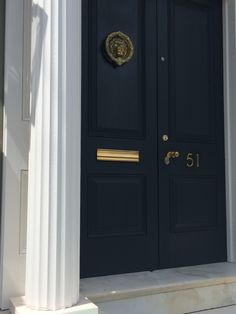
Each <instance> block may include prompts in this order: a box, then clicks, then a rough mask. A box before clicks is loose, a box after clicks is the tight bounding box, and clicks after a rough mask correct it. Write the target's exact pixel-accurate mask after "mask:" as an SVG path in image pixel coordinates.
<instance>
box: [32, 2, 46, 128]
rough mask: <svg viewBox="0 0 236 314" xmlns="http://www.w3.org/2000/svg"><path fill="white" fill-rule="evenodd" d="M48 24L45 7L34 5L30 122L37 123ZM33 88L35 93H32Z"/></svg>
mask: <svg viewBox="0 0 236 314" xmlns="http://www.w3.org/2000/svg"><path fill="white" fill-rule="evenodd" d="M49 26H50V25H48V17H47V14H46V13H45V11H44V9H43V8H42V7H40V6H39V5H36V4H33V6H32V36H31V38H32V42H31V60H32V61H31V97H30V98H31V108H30V122H31V125H32V124H33V125H34V124H35V111H36V107H37V99H38V92H39V88H40V84H43V82H40V76H41V72H42V67H41V65H42V64H41V62H39V60H42V57H43V46H44V44H45V43H44V41H45V33H46V28H47V27H49ZM32 90H33V91H34V93H32Z"/></svg>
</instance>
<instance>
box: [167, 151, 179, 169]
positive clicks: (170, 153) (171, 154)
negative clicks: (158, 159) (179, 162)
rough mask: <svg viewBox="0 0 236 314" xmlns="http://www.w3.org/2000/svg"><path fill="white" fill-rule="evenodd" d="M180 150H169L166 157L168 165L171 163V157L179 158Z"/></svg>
mask: <svg viewBox="0 0 236 314" xmlns="http://www.w3.org/2000/svg"><path fill="white" fill-rule="evenodd" d="M179 156H180V153H179V152H168V153H167V154H166V156H165V158H164V163H165V165H166V166H168V165H169V164H170V161H171V159H175V158H179Z"/></svg>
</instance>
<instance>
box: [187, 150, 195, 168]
mask: <svg viewBox="0 0 236 314" xmlns="http://www.w3.org/2000/svg"><path fill="white" fill-rule="evenodd" d="M193 166H194V159H193V154H192V153H189V154H188V155H187V167H188V168H192V167H193Z"/></svg>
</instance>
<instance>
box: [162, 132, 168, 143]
mask: <svg viewBox="0 0 236 314" xmlns="http://www.w3.org/2000/svg"><path fill="white" fill-rule="evenodd" d="M162 140H163V142H168V141H169V136H168V135H167V134H164V135H162Z"/></svg>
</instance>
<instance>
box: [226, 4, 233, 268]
mask: <svg viewBox="0 0 236 314" xmlns="http://www.w3.org/2000/svg"><path fill="white" fill-rule="evenodd" d="M223 46H224V108H225V174H226V215H227V254H228V261H229V262H236V164H235V160H236V145H235V144H236V1H235V0H223Z"/></svg>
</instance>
